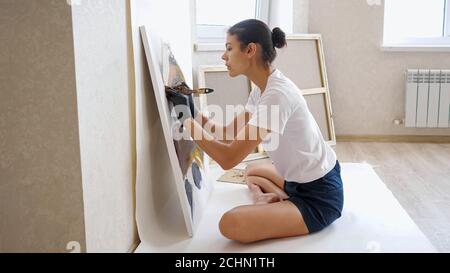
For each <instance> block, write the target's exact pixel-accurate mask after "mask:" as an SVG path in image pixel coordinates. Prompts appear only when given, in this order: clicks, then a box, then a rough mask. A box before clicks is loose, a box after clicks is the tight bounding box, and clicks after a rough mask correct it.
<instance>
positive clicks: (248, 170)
mask: <svg viewBox="0 0 450 273" xmlns="http://www.w3.org/2000/svg"><path fill="white" fill-rule="evenodd" d="M259 165H260V164H258V163H249V164H247V166H246V167H245V176H255V175H257V173H258V169H259V168H260V167H259Z"/></svg>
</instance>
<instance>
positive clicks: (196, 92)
mask: <svg viewBox="0 0 450 273" xmlns="http://www.w3.org/2000/svg"><path fill="white" fill-rule="evenodd" d="M165 88H166V90H171V91H176V92H179V93H182V94H184V95H191V94H194V95H201V94H205V95H206V94H210V93H212V92H214V89H212V88H197V89H191V88H189V86H187V84H186V83H185V82H182V83H181V84H179V85H177V86H174V87H168V86H165Z"/></svg>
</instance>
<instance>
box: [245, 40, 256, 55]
mask: <svg viewBox="0 0 450 273" xmlns="http://www.w3.org/2000/svg"><path fill="white" fill-rule="evenodd" d="M256 48H257V46H256V44H255V43H249V44H248V46H247V51H246V53H247V56H248V57H249V58H252V57H253V56H255V55H256Z"/></svg>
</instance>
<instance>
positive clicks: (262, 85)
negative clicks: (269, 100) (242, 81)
mask: <svg viewBox="0 0 450 273" xmlns="http://www.w3.org/2000/svg"><path fill="white" fill-rule="evenodd" d="M272 72H273V69H272V68H271V67H270V66H266V67H261V68H257V69H254V70H253V71H251V72H250V73H249V74H248V75H247V78H249V80H251V81H252V82H253V83H254V84H255V85H256V86H258V88H259V90H261V93H262V92H264V90H266V86H267V81H268V79H269V76H270V74H272Z"/></svg>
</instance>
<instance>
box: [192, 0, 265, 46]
mask: <svg viewBox="0 0 450 273" xmlns="http://www.w3.org/2000/svg"><path fill="white" fill-rule="evenodd" d="M268 7H269V0H245V1H242V0H196V24H197V42H199V43H223V42H224V41H225V36H226V31H227V29H228V28H229V27H230V26H232V25H234V24H235V23H237V22H239V21H242V20H245V19H249V18H257V19H260V20H263V21H264V22H267V19H268V12H269V8H268Z"/></svg>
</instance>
